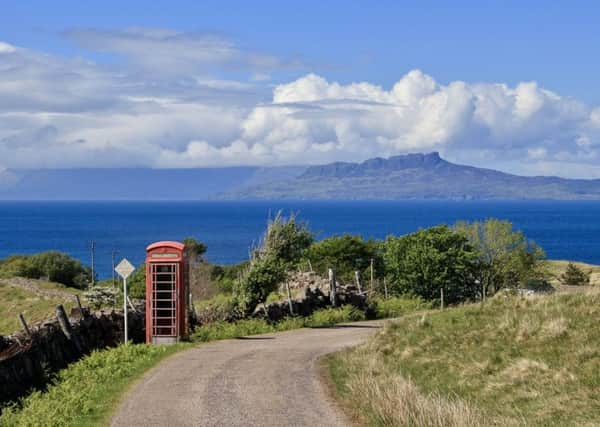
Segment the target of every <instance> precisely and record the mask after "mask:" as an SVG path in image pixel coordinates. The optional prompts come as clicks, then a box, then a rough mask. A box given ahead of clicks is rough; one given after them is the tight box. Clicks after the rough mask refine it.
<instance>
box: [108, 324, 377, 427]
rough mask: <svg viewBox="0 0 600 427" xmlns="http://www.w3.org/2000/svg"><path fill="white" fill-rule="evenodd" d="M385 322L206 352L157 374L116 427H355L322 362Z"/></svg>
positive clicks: (210, 347) (239, 342) (134, 394)
mask: <svg viewBox="0 0 600 427" xmlns="http://www.w3.org/2000/svg"><path fill="white" fill-rule="evenodd" d="M381 324H382V323H381V322H358V323H352V324H348V325H338V326H336V327H332V328H319V329H298V330H294V331H288V332H281V333H276V334H267V335H256V336H251V337H245V338H239V339H235V340H226V341H218V342H214V343H209V344H203V345H199V346H198V347H194V348H192V349H190V350H186V351H185V352H183V353H179V354H177V355H175V356H173V357H171V358H169V359H167V360H165V361H164V362H162V363H161V364H159V365H158V366H157V367H156V368H154V369H152V370H151V371H150V372H148V374H146V375H145V376H144V377H143V379H142V380H141V381H140V382H139V383H138V384H137V385H136V386H134V388H133V389H132V390H131V392H130V393H129V395H128V396H127V397H126V400H125V401H124V402H123V403H122V405H121V407H120V408H119V410H118V411H117V413H116V414H115V416H114V418H113V420H112V426H127V427H130V426H311V427H317V426H319V427H320V426H323V427H325V426H348V425H350V424H351V422H350V421H349V420H348V419H346V418H345V417H344V415H343V414H342V413H341V412H340V411H339V409H338V408H337V407H336V404H335V402H332V401H331V399H329V398H328V395H327V391H326V388H325V386H324V385H323V384H322V383H321V381H320V380H319V375H318V368H317V366H316V364H315V362H316V360H317V359H318V358H319V357H320V356H322V355H324V354H326V353H331V352H334V351H337V350H340V349H342V348H344V347H348V346H354V345H357V344H359V343H361V342H363V341H364V340H366V339H367V338H368V337H369V336H370V335H371V334H373V333H374V332H376V331H377V329H378V328H379V327H380V326H381Z"/></svg>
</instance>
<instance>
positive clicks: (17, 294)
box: [0, 283, 74, 335]
mask: <svg viewBox="0 0 600 427" xmlns="http://www.w3.org/2000/svg"><path fill="white" fill-rule="evenodd" d="M41 288H42V289H59V288H58V287H57V285H53V284H50V283H42V284H41ZM65 289H67V288H64V287H60V290H65ZM59 304H63V305H64V306H65V309H67V310H70V309H71V307H73V306H74V302H73V300H72V299H69V300H67V299H65V298H60V297H49V296H42V295H39V294H36V293H34V292H31V291H28V290H25V289H21V288H16V287H12V286H8V285H5V284H2V283H0V313H2V316H0V335H8V334H11V333H14V332H16V331H19V330H20V329H21V323H20V322H19V319H18V317H17V316H18V315H19V313H23V315H24V316H25V319H26V320H27V323H29V324H30V325H31V324H34V323H36V322H40V321H42V320H46V319H49V318H52V317H54V312H55V309H56V306H57V305H59Z"/></svg>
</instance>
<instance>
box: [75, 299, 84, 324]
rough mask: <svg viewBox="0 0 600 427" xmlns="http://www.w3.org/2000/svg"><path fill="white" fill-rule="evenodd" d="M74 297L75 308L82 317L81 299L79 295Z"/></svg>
mask: <svg viewBox="0 0 600 427" xmlns="http://www.w3.org/2000/svg"><path fill="white" fill-rule="evenodd" d="M75 299H76V300H77V308H78V309H79V315H80V316H81V318H82V319H83V316H84V315H83V307H82V306H81V300H80V299H79V295H75Z"/></svg>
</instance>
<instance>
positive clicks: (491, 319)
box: [327, 293, 600, 426]
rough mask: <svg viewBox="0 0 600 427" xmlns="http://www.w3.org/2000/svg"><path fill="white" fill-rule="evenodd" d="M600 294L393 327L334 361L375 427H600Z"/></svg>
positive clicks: (493, 303)
mask: <svg viewBox="0 0 600 427" xmlns="http://www.w3.org/2000/svg"><path fill="white" fill-rule="evenodd" d="M599 318H600V293H594V294H583V293H578V294H561V295H554V296H548V297H537V298H533V299H522V298H517V297H512V296H511V297H507V296H497V297H495V298H493V299H491V300H490V301H488V303H486V305H485V306H483V307H482V306H481V305H479V304H476V305H468V306H463V307H459V308H454V309H449V310H446V311H444V312H430V313H428V314H426V315H414V316H409V317H406V318H405V319H403V320H401V321H397V322H395V323H391V324H389V325H388V326H387V327H386V328H385V329H384V330H383V331H382V332H381V333H380V334H378V335H377V336H376V337H375V338H374V339H373V340H372V341H370V342H369V343H368V344H366V345H364V346H361V347H358V348H356V349H352V350H349V351H346V352H342V353H340V354H337V355H335V356H332V357H331V358H329V359H328V361H327V362H328V366H329V367H330V372H331V374H332V379H333V381H334V383H335V384H336V387H337V390H338V392H339V393H340V395H341V398H342V399H343V400H344V401H345V402H346V403H347V406H348V407H349V408H351V410H352V411H353V412H354V415H355V416H357V417H360V418H361V419H362V421H364V422H365V423H366V424H368V425H381V426H383V425H385V426H408V425H427V426H442V425H444V426H448V425H449V426H469V425H471V426H479V425H540V426H542V425H543V426H552V425H555V426H563V425H600V395H599V394H598V393H597V391H598V388H599V387H600V328H598V319H599Z"/></svg>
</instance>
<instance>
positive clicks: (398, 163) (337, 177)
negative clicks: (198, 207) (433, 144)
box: [219, 152, 600, 200]
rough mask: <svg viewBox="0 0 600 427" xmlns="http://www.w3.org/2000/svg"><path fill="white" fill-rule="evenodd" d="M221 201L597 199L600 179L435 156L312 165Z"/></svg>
mask: <svg viewBox="0 0 600 427" xmlns="http://www.w3.org/2000/svg"><path fill="white" fill-rule="evenodd" d="M219 198H222V199H311V200H312V199H314V200H403V199H460V200H464V199H467V200H468V199H483V200H485V199H518V200H525V199H557V200H598V199H600V179H594V180H585V179H566V178H559V177H546V176H536V177H524V176H517V175H511V174H508V173H503V172H499V171H495V170H491V169H482V168H477V167H473V166H464V165H457V164H454V163H450V162H448V161H446V160H444V159H442V158H441V157H440V155H439V154H438V153H437V152H434V153H429V154H420V153H419V154H407V155H402V156H394V157H390V158H388V159H383V158H374V159H370V160H367V161H364V162H362V163H345V162H336V163H331V164H327V165H323V166H311V167H309V168H307V169H306V170H305V171H304V173H302V174H301V175H299V176H298V177H295V178H292V179H288V180H285V181H279V182H265V183H262V184H260V185H255V186H250V187H246V188H243V189H239V190H236V191H232V192H227V193H223V194H221V195H220V196H219Z"/></svg>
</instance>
